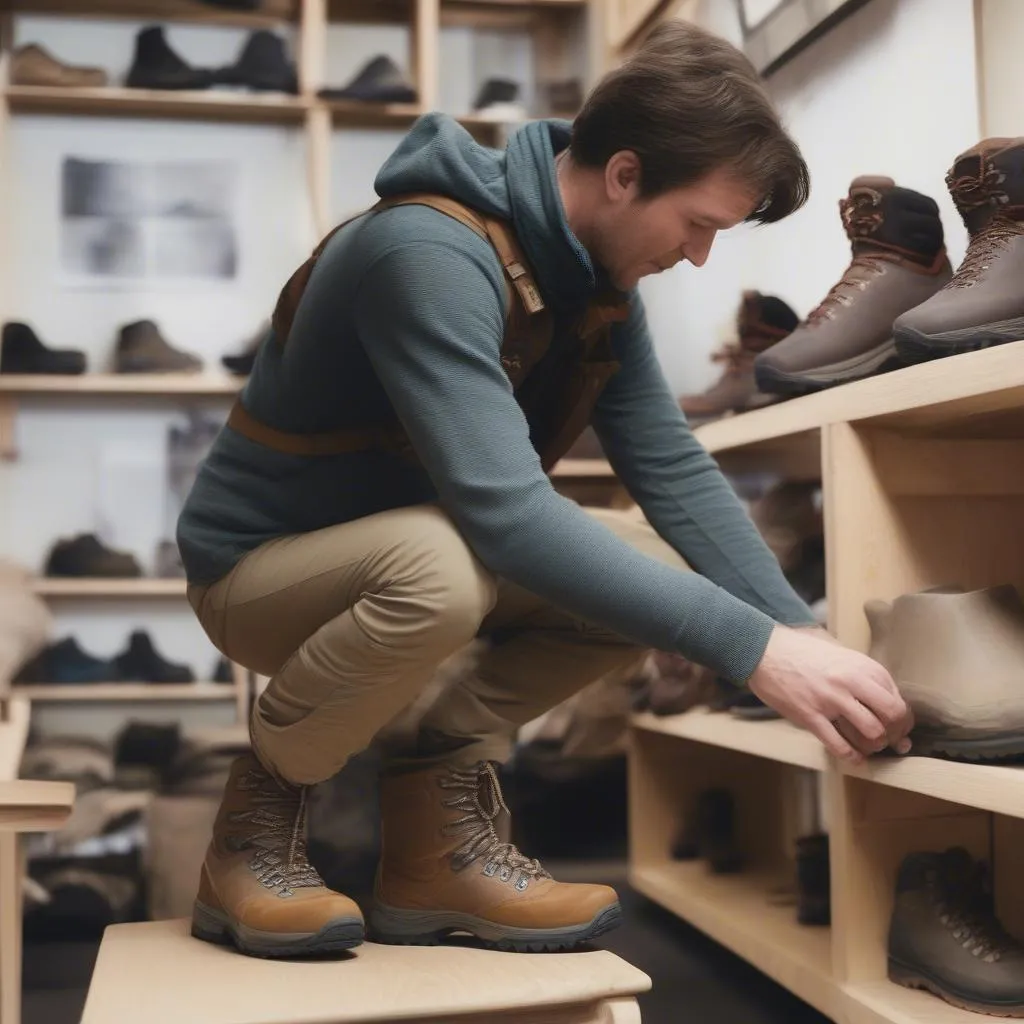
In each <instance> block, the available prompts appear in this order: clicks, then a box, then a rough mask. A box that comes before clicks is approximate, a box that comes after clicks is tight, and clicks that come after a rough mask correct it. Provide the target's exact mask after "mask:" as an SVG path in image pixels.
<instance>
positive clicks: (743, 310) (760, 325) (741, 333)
mask: <svg viewBox="0 0 1024 1024" xmlns="http://www.w3.org/2000/svg"><path fill="white" fill-rule="evenodd" d="M763 302H764V296H763V295H762V294H761V293H760V292H756V291H746V292H744V293H743V299H742V300H741V302H740V308H739V313H738V314H737V316H736V335H737V337H738V338H739V344H740V348H741V349H743V350H744V351H745V352H752V353H755V354H757V353H760V352H764V351H765V349H768V348H771V347H772V345H774V344H775V343H776V342H777V341H781V340H782V339H783V338H785V337H786V335H787V334H789V331H786V330H784V329H783V328H781V327H776V326H774V324H770V323H767V322H766V321H765V318H764V308H763Z"/></svg>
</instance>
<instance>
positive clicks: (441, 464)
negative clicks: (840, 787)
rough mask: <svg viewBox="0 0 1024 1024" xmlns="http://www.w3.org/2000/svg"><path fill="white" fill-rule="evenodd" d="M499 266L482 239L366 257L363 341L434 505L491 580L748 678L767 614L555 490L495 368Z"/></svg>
mask: <svg viewBox="0 0 1024 1024" xmlns="http://www.w3.org/2000/svg"><path fill="white" fill-rule="evenodd" d="M495 266H496V261H495V259H494V256H493V253H492V252H491V251H490V250H489V249H488V248H487V247H486V245H485V244H484V243H481V245H480V251H479V252H477V251H476V250H475V249H473V248H472V247H471V246H467V247H466V248H465V249H464V250H463V249H453V247H452V246H450V245H446V244H442V243H438V242H432V241H429V240H424V241H415V242H403V243H398V244H395V245H392V246H390V247H388V248H387V249H386V250H384V251H383V252H381V253H379V254H378V255H377V256H376V257H375V258H374V259H373V260H372V261H370V262H369V265H368V266H367V267H366V268H365V269H364V270H363V274H362V278H361V282H360V285H359V290H358V294H357V296H356V300H355V306H354V314H355V326H356V330H357V332H358V334H359V337H360V340H361V342H362V344H363V346H364V348H365V350H366V352H367V355H368V358H369V359H370V361H371V363H372V364H373V367H374V371H375V372H376V374H377V375H378V377H379V379H380V381H381V383H382V385H383V386H384V388H385V390H386V391H387V394H388V397H389V398H390V400H391V402H392V404H393V405H394V408H395V411H396V412H397V414H398V416H399V418H400V419H401V421H402V424H403V426H404V427H405V429H406V431H407V433H408V435H409V437H410V440H411V441H412V444H413V446H414V448H415V450H416V453H417V455H418V456H419V458H420V460H421V462H422V463H423V466H424V468H425V470H426V471H427V473H428V474H429V476H430V478H431V480H432V481H433V483H434V486H435V487H436V488H437V492H438V497H439V500H440V503H441V505H442V507H443V508H444V509H445V510H446V511H447V513H448V514H449V515H450V516H451V517H452V519H453V520H454V522H455V523H456V525H457V526H458V528H459V530H460V532H461V533H462V534H463V536H464V537H465V539H466V541H467V543H468V544H469V546H470V548H471V549H472V550H473V551H474V553H475V554H476V555H477V557H478V558H479V559H480V561H481V562H482V563H483V564H484V565H485V566H486V567H487V568H488V569H490V570H491V571H492V572H493V573H495V574H496V575H498V576H502V577H505V578H507V579H509V580H511V581H512V582H514V583H516V584H518V585H519V586H522V587H524V588H526V589H527V590H530V591H532V592H533V593H535V594H537V595H539V596H540V597H542V598H544V599H545V600H547V601H550V602H551V603H552V604H554V605H557V606H559V607H562V608H565V609H566V610H567V611H568V612H570V613H571V614H573V615H575V616H578V617H580V618H582V619H584V620H587V621H590V622H594V623H597V624H600V625H603V626H605V627H607V628H610V629H612V630H614V631H616V632H618V633H621V634H622V635H624V636H626V637H628V638H630V639H632V640H633V641H635V642H636V643H638V644H640V645H643V646H645V647H654V648H659V649H662V650H669V651H679V652H680V653H682V654H684V655H686V656H687V657H689V658H691V659H693V660H694V661H697V662H700V663H702V664H705V665H708V666H709V667H711V668H713V669H714V670H715V671H716V672H718V673H720V674H721V675H723V676H725V677H726V678H729V679H732V680H735V681H742V680H744V679H746V678H747V677H748V676H749V675H750V674H751V673H752V672H753V670H754V668H755V667H756V666H757V663H758V662H759V661H760V659H761V656H762V654H763V653H764V648H765V646H766V644H767V642H768V637H769V636H770V634H771V630H772V628H773V626H774V623H773V621H772V619H771V617H770V616H769V615H767V614H766V613H765V612H764V611H761V610H759V609H757V608H754V607H752V606H751V605H750V604H748V603H746V602H745V601H743V600H741V599H740V598H738V597H735V596H733V595H732V594H730V593H728V592H727V591H726V590H725V589H723V588H721V587H719V586H717V585H716V584H715V583H713V582H712V581H711V580H709V579H706V578H705V577H704V576H702V575H700V574H699V573H695V572H685V571H681V570H676V569H673V568H670V567H669V566H666V565H664V564H662V563H660V562H658V561H656V560H654V559H651V558H648V557H647V556H645V555H642V554H641V553H639V552H638V551H636V550H635V549H634V548H632V547H630V546H629V545H628V544H627V543H625V542H624V541H622V540H620V539H619V538H618V537H617V536H616V535H615V534H614V533H612V532H611V531H610V530H608V529H607V528H606V527H604V526H603V525H602V524H600V523H598V522H597V521H596V520H595V519H593V518H592V517H590V516H588V515H587V514H586V513H585V512H583V511H582V510H581V509H580V508H579V507H578V506H577V505H575V504H574V503H573V502H571V501H568V500H567V499H565V498H563V497H562V496H560V495H559V494H558V493H557V492H556V491H555V490H554V488H553V487H552V486H551V482H550V481H549V480H548V478H547V476H546V475H545V473H544V472H543V470H542V469H541V465H540V460H539V458H538V456H537V454H536V452H535V451H534V449H533V447H532V445H531V443H530V439H529V429H528V426H527V423H526V419H525V417H524V416H523V413H522V411H521V410H520V408H519V406H518V404H517V403H516V401H515V397H514V395H513V393H512V388H511V386H510V384H509V381H508V378H507V377H506V375H505V373H504V372H503V370H502V368H501V362H500V349H501V340H502V334H503V328H504V309H503V307H504V302H505V298H504V294H503V288H502V282H501V279H500V277H498V276H496V275H495ZM722 539H723V540H725V539H727V536H723V537H722Z"/></svg>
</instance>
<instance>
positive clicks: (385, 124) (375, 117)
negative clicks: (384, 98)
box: [320, 100, 423, 128]
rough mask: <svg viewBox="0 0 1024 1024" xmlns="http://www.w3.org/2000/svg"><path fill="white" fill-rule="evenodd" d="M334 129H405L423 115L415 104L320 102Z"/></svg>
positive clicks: (348, 101)
mask: <svg viewBox="0 0 1024 1024" xmlns="http://www.w3.org/2000/svg"><path fill="white" fill-rule="evenodd" d="M320 102H322V103H323V104H324V105H325V106H326V107H327V109H328V110H329V111H330V112H331V120H332V121H333V123H334V127H335V128H362V127H372V128H406V127H408V126H409V125H411V124H412V123H413V121H415V120H416V118H417V117H419V116H420V115H421V114H422V113H423V108H422V107H420V106H419V104H417V103H368V102H362V101H360V100H322V101H320Z"/></svg>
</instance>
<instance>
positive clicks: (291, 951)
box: [192, 754, 363, 957]
mask: <svg viewBox="0 0 1024 1024" xmlns="http://www.w3.org/2000/svg"><path fill="white" fill-rule="evenodd" d="M305 797H306V794H305V789H304V788H303V787H300V786H286V785H282V784H281V783H279V782H277V781H276V780H275V779H274V778H273V777H272V776H271V775H270V773H269V772H267V771H266V770H265V769H264V768H263V767H262V765H260V763H259V761H257V760H256V758H255V757H254V756H253V755H252V754H246V755H244V756H243V757H240V758H238V760H236V761H235V763H234V764H233V765H232V766H231V774H230V776H229V777H228V782H227V786H225V788H224V800H223V802H222V803H221V806H220V810H219V811H218V812H217V820H216V822H215V823H214V826H213V838H212V839H211V841H210V846H209V849H208V850H207V851H206V860H205V861H204V862H203V868H202V872H201V874H200V878H199V895H198V896H197V897H196V902H195V907H194V909H193V911H192V934H193V935H194V936H195V937H196V938H197V939H204V940H205V941H207V942H217V943H222V944H225V945H227V944H230V943H234V945H235V946H236V947H237V948H238V949H239V950H241V951H242V952H243V953H247V954H248V955H249V956H262V957H291V956H307V955H309V954H311V953H330V952H335V951H337V950H341V949H350V948H351V947H352V946H358V945H359V943H361V942H362V941H363V916H362V914H361V913H360V912H359V907H357V906H356V904H355V903H354V902H353V901H352V900H350V899H349V898H348V897H347V896H342V895H341V894H340V893H336V892H332V891H331V890H330V889H328V888H327V886H326V885H324V882H323V879H322V878H321V877H320V876H319V874H317V871H316V868H314V867H313V866H312V865H311V864H310V863H309V861H308V860H307V858H306V798H305Z"/></svg>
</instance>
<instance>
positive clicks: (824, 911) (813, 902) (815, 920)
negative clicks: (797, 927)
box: [796, 834, 832, 925]
mask: <svg viewBox="0 0 1024 1024" xmlns="http://www.w3.org/2000/svg"><path fill="white" fill-rule="evenodd" d="M830 879H831V872H830V869H829V861H828V836H827V835H823V834H820V835H813V836H802V837H801V838H800V839H798V840H797V841H796V880H797V894H798V902H797V911H796V919H797V920H798V921H799V922H800V924H814V925H827V924H830V923H831V920H832V900H831V889H830Z"/></svg>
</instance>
